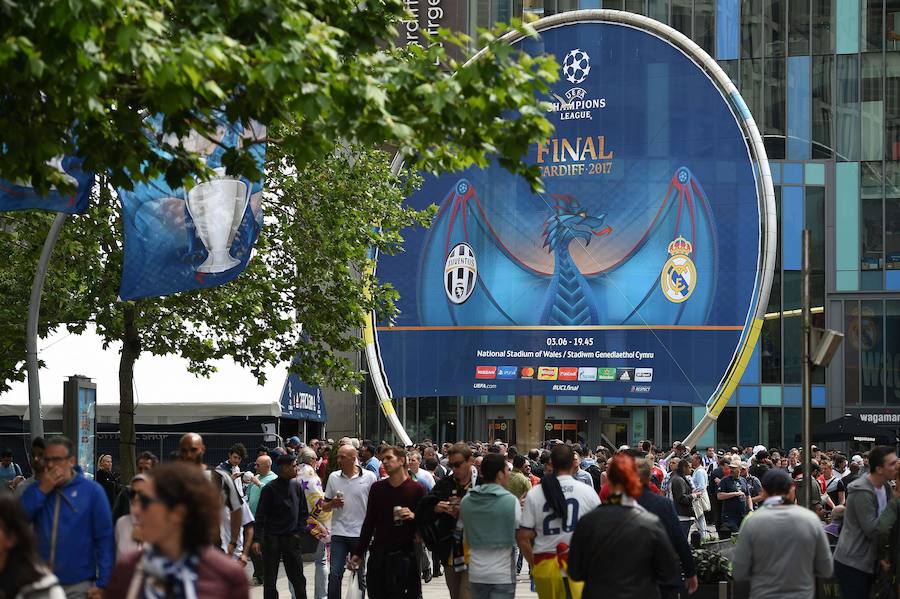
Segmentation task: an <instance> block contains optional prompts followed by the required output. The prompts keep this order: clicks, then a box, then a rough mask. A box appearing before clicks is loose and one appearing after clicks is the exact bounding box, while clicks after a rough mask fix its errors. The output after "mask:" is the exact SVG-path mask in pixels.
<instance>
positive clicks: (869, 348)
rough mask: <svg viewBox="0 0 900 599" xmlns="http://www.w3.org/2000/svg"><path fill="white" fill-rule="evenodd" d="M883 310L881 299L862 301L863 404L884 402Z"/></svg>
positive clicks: (861, 368)
mask: <svg viewBox="0 0 900 599" xmlns="http://www.w3.org/2000/svg"><path fill="white" fill-rule="evenodd" d="M883 310H884V309H883V305H882V301H881V300H867V301H863V302H861V312H860V318H859V325H858V326H859V350H860V351H859V366H860V380H861V382H862V404H863V405H870V406H879V405H882V404H883V403H884V381H883V378H882V375H883V372H882V369H883V368H884V355H883V353H882V349H883V347H884V340H883V338H882V336H883V330H884V323H883V316H884V314H883Z"/></svg>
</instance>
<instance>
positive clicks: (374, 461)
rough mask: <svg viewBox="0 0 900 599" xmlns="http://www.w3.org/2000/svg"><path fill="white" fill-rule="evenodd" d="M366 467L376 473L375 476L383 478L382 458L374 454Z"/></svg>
mask: <svg viewBox="0 0 900 599" xmlns="http://www.w3.org/2000/svg"><path fill="white" fill-rule="evenodd" d="M364 468H365V469H366V470H368V471H369V472H371V473H372V474H374V475H375V478H379V479H380V478H381V460H379V459H378V458H376V457H375V456H372V457H371V458H370V459H369V461H368V462H366V464H365V466H364Z"/></svg>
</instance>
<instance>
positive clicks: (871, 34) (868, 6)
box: [860, 0, 884, 52]
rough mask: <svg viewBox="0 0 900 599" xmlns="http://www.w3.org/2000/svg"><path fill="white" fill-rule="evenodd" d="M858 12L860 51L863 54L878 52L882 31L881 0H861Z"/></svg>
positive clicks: (882, 12)
mask: <svg viewBox="0 0 900 599" xmlns="http://www.w3.org/2000/svg"><path fill="white" fill-rule="evenodd" d="M860 11H861V14H860V21H861V24H862V30H861V31H860V37H861V38H862V39H861V40H860V49H861V50H862V51H863V52H880V51H881V47H882V43H881V40H882V39H883V31H884V29H883V28H884V10H883V8H882V0H862V2H860Z"/></svg>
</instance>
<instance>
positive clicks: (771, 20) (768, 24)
mask: <svg viewBox="0 0 900 599" xmlns="http://www.w3.org/2000/svg"><path fill="white" fill-rule="evenodd" d="M786 9H787V1H786V0H765V2H764V12H763V35H764V37H765V44H766V56H784V55H785V54H786V53H785V40H786V39H787V35H786V30H787V15H786Z"/></svg>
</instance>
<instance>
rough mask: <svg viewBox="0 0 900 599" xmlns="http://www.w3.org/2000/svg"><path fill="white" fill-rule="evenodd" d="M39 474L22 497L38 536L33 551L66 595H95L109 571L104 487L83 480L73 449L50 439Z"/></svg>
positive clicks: (60, 439) (110, 555)
mask: <svg viewBox="0 0 900 599" xmlns="http://www.w3.org/2000/svg"><path fill="white" fill-rule="evenodd" d="M44 464H45V468H44V471H43V472H42V473H41V476H40V478H39V479H38V483H37V484H33V485H31V486H29V487H28V489H27V490H26V491H25V493H24V494H23V495H22V505H23V506H24V507H25V511H26V512H27V514H28V520H29V521H30V522H31V523H32V524H33V525H34V528H35V532H36V534H37V537H38V551H39V553H40V554H41V557H42V558H43V559H44V560H45V561H46V562H47V564H48V565H49V566H50V568H51V570H53V573H54V574H55V575H56V577H57V578H58V579H59V582H60V583H61V584H62V585H63V590H64V591H65V593H66V597H68V598H69V599H83V598H87V597H90V598H94V597H100V596H101V591H100V589H103V588H105V587H106V584H107V582H109V576H110V573H111V572H112V567H113V526H112V515H111V513H110V509H109V501H108V500H107V499H106V493H105V492H104V490H103V488H102V487H101V486H100V485H99V484H97V483H95V482H94V481H92V480H88V479H87V478H85V477H84V474H83V473H82V471H81V467H80V466H77V465H76V457H75V447H74V445H73V444H72V441H70V440H69V439H68V438H66V437H62V436H59V437H51V438H50V439H48V440H47V443H46V450H45V453H44Z"/></svg>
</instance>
